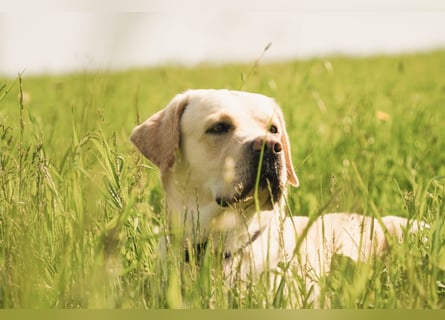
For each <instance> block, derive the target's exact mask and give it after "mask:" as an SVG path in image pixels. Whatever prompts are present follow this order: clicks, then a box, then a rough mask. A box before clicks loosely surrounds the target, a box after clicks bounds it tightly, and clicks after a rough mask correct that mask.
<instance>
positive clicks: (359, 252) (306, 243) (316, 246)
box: [130, 89, 421, 300]
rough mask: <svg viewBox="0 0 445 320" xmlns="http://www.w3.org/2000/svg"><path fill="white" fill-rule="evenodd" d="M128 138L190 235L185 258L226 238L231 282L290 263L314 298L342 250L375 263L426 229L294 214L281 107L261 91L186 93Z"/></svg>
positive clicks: (383, 220)
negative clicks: (155, 175)
mask: <svg viewBox="0 0 445 320" xmlns="http://www.w3.org/2000/svg"><path fill="white" fill-rule="evenodd" d="M130 140H131V141H132V142H133V143H134V145H135V146H136V147H137V148H138V149H139V151H140V152H141V153H142V154H143V155H144V156H145V157H146V158H147V159H148V160H150V161H151V162H152V163H153V164H154V165H156V166H157V167H158V168H159V171H160V174H161V180H162V185H163V188H164V190H165V195H166V204H167V205H166V206H167V210H166V211H167V215H168V218H167V221H168V224H169V227H170V229H171V230H180V231H181V233H182V234H183V235H184V246H185V247H186V248H188V249H187V250H186V260H188V259H189V258H190V257H189V256H190V254H191V253H190V252H189V251H194V252H195V254H196V253H199V251H203V250H204V249H206V245H207V244H208V243H209V242H211V243H213V244H215V243H219V244H220V245H219V246H217V245H213V247H214V248H217V247H219V248H221V250H220V254H221V260H222V261H223V264H224V272H225V276H226V277H227V279H231V281H233V280H234V279H244V280H246V279H256V278H258V276H259V275H260V274H262V273H263V272H265V271H268V270H274V269H279V268H280V266H283V265H292V266H294V268H295V269H296V270H299V271H298V274H299V275H300V276H301V277H304V278H305V279H306V280H305V282H306V287H307V288H306V289H307V290H311V288H313V289H314V290H312V292H314V293H313V297H314V298H313V299H314V300H315V299H316V297H317V285H316V282H317V279H319V278H320V277H321V276H323V275H325V274H327V273H329V271H330V268H331V260H332V257H333V256H334V255H343V256H346V257H348V258H350V259H352V260H354V261H368V260H369V259H371V258H372V257H375V256H379V255H382V254H384V252H385V250H386V249H387V247H388V245H389V244H390V243H391V241H402V239H403V235H404V233H405V232H406V231H407V230H408V231H410V232H416V231H417V230H418V229H419V228H420V227H421V225H420V224H419V223H412V222H411V221H408V220H407V219H405V218H401V217H396V216H385V217H379V218H373V217H369V216H364V215H359V214H355V213H329V214H324V215H321V216H319V217H316V218H313V219H311V218H308V217H305V216H288V215H287V213H286V196H287V187H288V186H289V185H290V186H293V187H298V185H299V180H298V178H297V175H296V173H295V170H294V167H293V164H292V157H291V148H290V143H289V137H288V134H287V131H286V126H285V121H284V117H283V113H282V111H281V108H280V107H279V105H278V104H277V103H276V102H275V101H274V99H272V98H269V97H266V96H264V95H261V94H257V93H249V92H242V91H232V90H225V89H220V90H216V89H200V90H188V91H186V92H183V93H180V94H178V95H176V96H175V97H174V98H173V99H172V100H171V101H170V103H169V104H168V105H167V107H165V108H164V109H162V110H161V111H159V112H157V113H155V114H154V115H152V116H151V117H149V118H148V119H147V120H145V121H144V122H143V123H141V124H140V125H138V126H136V127H135V128H134V129H133V132H132V134H131V137H130Z"/></svg>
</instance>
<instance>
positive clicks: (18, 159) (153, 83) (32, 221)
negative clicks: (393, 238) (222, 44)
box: [0, 51, 445, 309]
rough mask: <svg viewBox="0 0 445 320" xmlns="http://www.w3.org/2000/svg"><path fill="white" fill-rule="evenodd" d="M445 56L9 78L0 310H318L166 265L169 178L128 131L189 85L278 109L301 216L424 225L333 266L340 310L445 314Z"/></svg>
mask: <svg viewBox="0 0 445 320" xmlns="http://www.w3.org/2000/svg"><path fill="white" fill-rule="evenodd" d="M444 70H445V51H436V52H431V53H422V54H411V55H398V56H374V57H363V58H346V57H324V58H314V59H310V60H298V61H287V62H281V63H269V64H262V63H258V64H244V65H241V64H233V65H223V66H211V65H200V66H196V67H193V68H185V67H180V66H165V67H156V68H147V69H139V70H130V71H125V72H79V73H76V74H70V75H53V76H27V74H26V71H25V72H24V73H23V74H21V75H20V76H17V77H16V78H0V307H1V308H107V309H108V308H119V309H120V308H122V309H127V308H137V309H146V308H147V309H151V308H193V309H196V308H284V307H290V308H300V307H302V308H309V307H311V305H308V304H305V302H304V299H303V300H302V302H299V303H298V304H295V303H294V302H292V301H290V300H289V299H286V295H285V293H284V292H283V291H282V290H280V288H277V289H276V290H268V288H266V285H264V284H261V282H260V283H258V284H257V285H247V286H240V287H231V288H229V287H226V286H225V285H224V281H223V280H224V279H222V276H221V273H220V272H219V271H220V270H218V266H217V261H215V260H217V259H215V258H214V257H212V256H211V255H210V254H209V255H207V256H206V258H205V259H206V260H205V263H204V264H203V265H202V267H201V268H199V269H198V268H197V266H196V265H194V264H193V263H185V262H184V261H183V257H182V254H181V253H182V252H183V248H182V247H181V246H178V247H177V248H173V250H171V251H170V254H169V255H168V256H167V257H165V259H166V260H165V261H166V264H165V265H164V267H161V266H160V262H159V258H160V257H159V250H158V249H157V243H158V240H159V237H160V235H161V234H162V232H163V231H164V230H165V228H164V202H163V191H162V188H161V185H160V180H159V172H158V171H157V169H156V168H155V167H154V166H153V165H152V164H150V163H149V162H148V161H147V160H145V159H144V158H143V157H142V156H141V155H140V154H139V153H138V152H137V151H136V150H135V148H134V147H133V146H132V145H131V143H130V141H129V135H130V133H131V130H132V128H133V127H134V126H135V125H136V124H137V123H140V122H141V121H143V120H144V119H146V118H147V117H148V116H150V115H151V114H152V113H154V112H155V111H157V110H159V109H161V108H163V107H164V106H166V104H167V103H168V102H169V101H170V99H171V98H172V97H173V96H174V95H175V94H176V93H178V92H181V91H184V90H186V89H189V88H229V89H242V90H246V91H253V92H259V93H262V94H265V95H268V96H272V97H274V98H275V99H276V100H277V101H278V103H279V104H280V105H281V106H282V109H283V112H284V115H285V119H286V122H287V130H288V133H289V137H290V141H291V147H292V157H293V161H294V166H295V168H296V172H297V175H298V177H299V179H300V187H299V188H298V189H291V190H290V193H289V201H288V202H289V203H288V206H289V212H290V213H291V214H293V215H307V216H312V215H319V214H321V213H326V212H334V211H335V212H359V213H363V214H365V215H370V216H382V215H383V216H384V215H389V214H391V215H398V216H404V217H408V218H411V219H419V220H423V221H426V222H428V223H429V224H430V228H429V229H427V230H424V231H422V232H421V234H419V235H415V236H412V237H408V238H407V239H406V240H405V242H404V243H402V244H400V245H394V247H393V248H392V250H391V251H390V252H388V254H387V256H385V257H384V258H381V259H376V260H375V261H372V262H370V263H367V264H365V263H361V264H360V263H359V264H353V263H351V262H350V261H347V260H345V259H341V258H338V259H337V260H336V261H335V264H336V267H335V268H334V269H335V271H334V272H333V273H332V274H330V275H329V276H328V277H327V278H326V279H325V281H324V282H323V284H322V290H323V292H324V293H325V295H326V296H329V297H330V300H331V305H330V306H331V307H332V308H404V309H406V308H408V309H422V308H444V307H445V201H444V196H445V129H444V127H445V74H444Z"/></svg>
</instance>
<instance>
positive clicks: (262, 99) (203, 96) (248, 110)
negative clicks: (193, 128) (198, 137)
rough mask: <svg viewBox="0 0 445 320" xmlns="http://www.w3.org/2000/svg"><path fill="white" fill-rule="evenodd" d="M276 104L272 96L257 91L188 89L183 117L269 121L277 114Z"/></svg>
mask: <svg viewBox="0 0 445 320" xmlns="http://www.w3.org/2000/svg"><path fill="white" fill-rule="evenodd" d="M278 108H279V107H278V105H277V104H276V103H275V101H274V100H273V99H272V98H269V97H266V96H264V95H261V94H257V93H250V92H242V91H230V90H192V91H189V95H188V105H187V108H186V110H185V113H184V118H186V119H187V120H191V121H197V120H203V121H205V120H206V119H208V118H215V120H217V119H216V118H217V117H218V116H219V115H224V116H229V117H233V118H238V119H239V118H241V117H243V116H247V117H249V118H256V119H258V120H259V121H270V120H271V119H275V118H276V117H277V115H278Z"/></svg>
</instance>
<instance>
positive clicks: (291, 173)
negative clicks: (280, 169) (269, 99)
mask: <svg viewBox="0 0 445 320" xmlns="http://www.w3.org/2000/svg"><path fill="white" fill-rule="evenodd" d="M278 110H279V112H278V118H279V119H280V122H281V123H280V124H281V127H282V128H283V134H282V135H281V144H282V145H283V151H284V160H285V162H286V171H287V181H288V182H289V183H290V184H291V185H292V186H294V187H298V185H299V184H300V182H299V181H298V177H297V175H296V174H295V170H294V166H293V164H292V156H291V152H290V143H289V136H288V135H287V130H286V124H285V123H284V116H283V113H282V111H281V109H280V108H278Z"/></svg>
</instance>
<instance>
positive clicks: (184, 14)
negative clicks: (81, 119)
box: [0, 0, 445, 76]
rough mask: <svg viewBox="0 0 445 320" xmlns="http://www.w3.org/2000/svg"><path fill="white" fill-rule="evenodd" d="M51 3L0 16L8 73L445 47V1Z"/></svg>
mask: <svg viewBox="0 0 445 320" xmlns="http://www.w3.org/2000/svg"><path fill="white" fill-rule="evenodd" d="M0 1H3V0H0ZM9 2H11V1H9ZM46 2H47V4H48V5H47V6H42V2H36V1H28V2H27V6H25V7H24V6H23V0H16V1H14V4H12V5H11V4H9V3H8V7H7V10H3V13H0V75H9V76H14V75H16V74H17V72H21V71H23V70H25V73H26V74H36V73H58V72H70V71H75V70H85V69H98V68H99V69H103V68H105V69H125V68H131V67H138V66H148V65H156V64H164V63H170V62H174V63H182V64H196V63H201V62H214V63H222V62H227V61H247V62H248V61H253V60H254V59H255V58H257V57H258V56H259V55H260V54H261V53H262V51H263V49H264V47H265V46H266V45H267V44H268V43H270V42H271V43H272V46H271V48H270V49H269V50H268V51H267V53H266V55H265V60H278V59H288V58H298V57H308V56H316V55H327V54H332V53H343V54H350V55H357V54H358V55H362V54H366V55H369V54H376V53H387V54H391V53H400V52H413V51H423V50H430V49H435V48H445V1H444V0H386V1H384V0H363V1H358V0H355V1H352V0H330V1H329V0H311V1H309V0H308V1H304V0H300V1H298V0H294V1H291V0H274V1H263V0H245V1H244V2H241V0H237V1H234V0H224V1H219V2H216V5H215V6H212V7H210V8H209V7H206V8H203V7H202V5H203V4H208V3H209V1H200V0H195V1H190V0H189V1H183V2H179V1H176V2H177V3H181V5H178V4H175V5H174V6H173V5H172V3H174V2H172V0H168V1H167V0H151V1H150V6H151V7H150V8H144V7H143V2H142V0H127V1H125V7H123V5H120V3H122V1H120V2H118V1H117V0H109V1H106V0H96V1H94V5H91V4H90V2H91V1H87V0H78V1H76V2H74V1H68V2H61V1H60V0H59V1H56V0H52V1H51V0H47V1H46ZM141 3H142V4H141ZM271 3H272V4H271ZM37 4H39V6H37ZM62 4H63V5H62ZM241 4H242V5H241ZM0 5H1V2H0ZM3 7H4V6H0V8H3ZM23 8H25V9H23ZM124 10H125V11H124ZM130 10H132V11H133V12H129V11H130Z"/></svg>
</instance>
